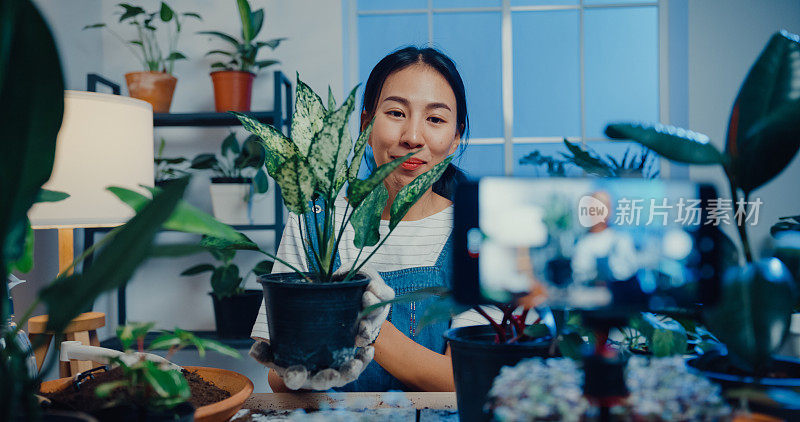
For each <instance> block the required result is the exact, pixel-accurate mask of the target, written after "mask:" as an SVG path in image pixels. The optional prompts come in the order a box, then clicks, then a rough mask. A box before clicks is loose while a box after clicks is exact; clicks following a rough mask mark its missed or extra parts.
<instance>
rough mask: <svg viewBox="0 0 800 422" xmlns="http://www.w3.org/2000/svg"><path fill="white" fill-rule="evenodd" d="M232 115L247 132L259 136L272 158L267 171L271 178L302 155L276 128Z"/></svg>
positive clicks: (269, 160) (245, 116)
mask: <svg viewBox="0 0 800 422" xmlns="http://www.w3.org/2000/svg"><path fill="white" fill-rule="evenodd" d="M230 113H231V114H233V115H234V116H236V117H237V118H239V121H240V122H241V123H242V127H244V128H245V130H247V131H248V132H250V133H252V134H254V135H256V136H258V138H259V139H260V140H261V143H262V145H263V146H264V148H265V149H266V155H267V157H271V158H270V159H268V160H267V171H268V172H269V174H270V176H272V177H275V175H274V174H273V172H274V171H276V170H278V169H279V168H280V166H281V164H282V163H283V162H284V161H287V160H291V159H292V158H293V157H295V156H297V155H298V154H299V153H300V152H299V150H298V148H297V146H296V145H295V144H294V143H292V141H291V140H289V138H287V137H286V136H284V135H283V134H282V133H281V132H280V131H279V130H277V129H275V128H274V127H272V126H270V125H265V124H263V123H261V122H259V121H258V120H255V119H253V118H251V117H249V116H247V115H245V114H242V113H238V112H235V111H231V112H230Z"/></svg>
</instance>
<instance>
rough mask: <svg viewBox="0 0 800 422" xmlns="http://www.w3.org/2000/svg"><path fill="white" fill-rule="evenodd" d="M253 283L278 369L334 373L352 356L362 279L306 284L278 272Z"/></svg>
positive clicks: (295, 277) (362, 292)
mask: <svg viewBox="0 0 800 422" xmlns="http://www.w3.org/2000/svg"><path fill="white" fill-rule="evenodd" d="M309 277H312V276H309ZM312 280H314V278H313V277H312ZM258 282H259V283H261V285H262V286H263V287H264V302H265V304H266V308H267V323H268V325H269V338H270V344H271V346H272V352H273V354H274V362H275V363H276V364H277V365H278V366H282V367H284V368H286V367H289V366H292V365H304V366H305V367H306V368H307V369H308V370H309V371H311V372H314V371H316V370H319V369H325V368H338V367H339V366H340V365H341V364H342V363H344V361H346V360H348V359H349V358H351V357H352V355H353V353H354V352H355V338H356V329H357V328H358V326H357V322H358V321H357V318H358V313H359V312H360V311H361V297H362V295H363V294H364V290H365V289H366V287H367V284H368V283H369V279H368V278H367V277H365V276H362V275H358V276H356V277H355V279H353V280H350V281H347V282H334V283H320V282H315V283H309V282H307V281H305V280H304V279H303V278H301V277H300V276H299V275H298V274H295V273H284V274H269V275H263V276H260V277H259V278H258Z"/></svg>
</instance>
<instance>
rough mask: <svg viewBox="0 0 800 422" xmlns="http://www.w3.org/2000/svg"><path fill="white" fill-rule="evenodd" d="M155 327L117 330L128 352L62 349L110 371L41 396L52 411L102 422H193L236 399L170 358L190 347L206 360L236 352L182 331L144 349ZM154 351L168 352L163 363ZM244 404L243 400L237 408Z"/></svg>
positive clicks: (50, 387) (52, 386)
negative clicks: (212, 354) (207, 356)
mask: <svg viewBox="0 0 800 422" xmlns="http://www.w3.org/2000/svg"><path fill="white" fill-rule="evenodd" d="M154 325H155V324H154V323H132V324H128V325H126V326H122V327H118V328H117V338H118V339H119V341H120V344H121V345H122V349H123V352H119V351H116V350H111V349H104V348H100V347H92V346H89V347H86V346H83V345H80V344H66V343H65V344H64V345H63V347H62V349H63V350H64V352H63V353H64V354H66V355H67V356H69V355H70V354H77V355H82V357H84V356H85V357H88V356H92V359H93V360H95V359H96V360H97V361H100V362H101V363H107V366H101V367H97V368H95V369H92V370H89V371H86V372H84V373H82V374H79V375H78V376H77V377H75V378H74V379H72V378H62V379H59V380H54V381H48V382H45V383H44V384H43V385H42V391H43V393H44V394H43V395H44V397H46V398H47V399H48V400H49V403H47V404H48V406H50V407H51V408H56V409H64V408H66V409H78V410H81V411H84V412H87V413H89V414H92V415H94V416H96V417H97V418H98V419H100V420H148V421H151V420H164V421H168V420H180V421H191V420H193V419H194V418H193V416H194V414H195V410H196V409H199V408H202V407H203V406H209V405H215V404H217V403H221V402H222V401H223V400H226V399H229V398H230V397H231V396H232V394H231V392H230V391H227V390H223V389H222V388H220V387H217V386H216V385H214V384H213V383H212V382H210V381H209V380H206V379H204V378H203V375H204V368H195V367H185V368H181V367H180V366H177V365H175V364H173V363H171V362H170V359H171V358H172V357H173V356H174V355H175V353H177V352H178V351H180V350H181V349H183V348H185V347H189V346H191V347H196V348H197V352H198V354H199V355H200V356H201V357H203V356H204V355H205V352H206V350H212V351H215V352H218V353H221V354H223V355H225V356H230V357H234V358H239V357H240V355H239V353H238V352H237V351H236V350H234V349H232V348H230V347H228V346H225V345H223V344H221V343H219V342H217V341H214V340H209V339H203V338H199V337H196V336H195V335H194V334H192V333H190V332H188V331H184V330H181V329H178V328H176V329H175V330H174V331H165V332H163V333H162V334H161V335H160V336H158V337H157V338H156V339H155V340H153V341H152V342H151V343H150V345H149V347H147V348H145V346H144V339H145V336H146V335H147V333H148V332H150V330H151V329H152V328H153V327H154ZM134 349H136V351H134ZM154 350H167V351H168V352H167V354H166V356H165V357H164V358H162V357H160V356H157V355H153V354H150V353H147V352H149V351H154ZM238 377H243V376H241V375H239V376H238ZM237 392H238V391H237ZM237 392H234V393H237ZM230 402H231V400H228V403H225V405H228V404H233V403H230ZM242 403H243V400H241V401H240V402H239V403H238V406H241V404H242ZM234 406H235V405H234ZM217 407H224V406H217ZM236 410H237V409H234V410H233V411H232V412H230V411H229V413H235V412H236Z"/></svg>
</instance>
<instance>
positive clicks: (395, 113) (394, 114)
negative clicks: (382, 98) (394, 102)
mask: <svg viewBox="0 0 800 422" xmlns="http://www.w3.org/2000/svg"><path fill="white" fill-rule="evenodd" d="M386 114H388V115H390V116H392V117H403V113H402V112H401V111H397V110H389V111H387V112H386Z"/></svg>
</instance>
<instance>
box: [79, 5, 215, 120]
mask: <svg viewBox="0 0 800 422" xmlns="http://www.w3.org/2000/svg"><path fill="white" fill-rule="evenodd" d="M118 6H119V7H121V8H122V10H121V11H120V18H119V23H123V22H127V23H128V24H130V25H131V26H133V27H134V28H136V36H135V38H134V39H133V40H126V39H125V38H123V37H122V36H121V35H120V34H118V33H117V32H116V31H114V30H112V29H110V28H109V27H108V26H106V24H104V23H96V24H92V25H86V26H85V27H84V28H83V29H89V28H106V29H107V30H108V31H109V32H110V33H111V34H112V35H114V37H116V38H117V39H118V40H119V41H120V42H122V43H123V45H125V47H126V48H128V50H129V51H130V52H131V54H133V55H134V56H135V57H136V59H137V60H139V62H140V63H141V64H142V67H143V68H144V70H143V71H138V72H130V73H126V74H125V82H127V84H128V93H129V94H130V96H131V97H133V98H138V99H141V100H144V101H147V102H148V103H150V104H152V105H153V112H154V113H169V108H170V105H171V104H172V94H173V93H174V92H175V85H176V84H177V83H178V79H177V78H175V76H174V75H173V74H172V72H173V70H174V68H175V61H176V60H184V59H186V56H185V55H184V54H183V53H181V52H180V51H178V38H179V37H180V34H181V30H182V29H183V21H182V19H184V18H188V17H192V18H196V19H201V18H200V15H198V14H197V13H194V12H186V13H181V14H178V13H176V12H175V11H174V10H173V9H172V8H171V7H170V6H169V5H168V4H167V3H165V2H161V6H160V7H159V10H158V11H154V12H147V11H145V10H144V9H143V8H141V7H139V6H134V5H130V4H127V3H120V4H118ZM181 16H183V18H182V17H181ZM158 22H160V24H159V25H163V27H164V28H166V31H167V39H166V44H162V43H161V42H160V41H159V39H158V37H157V34H156V31H157V30H158V26H156V25H157V24H158ZM162 46H165V47H166V48H162Z"/></svg>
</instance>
